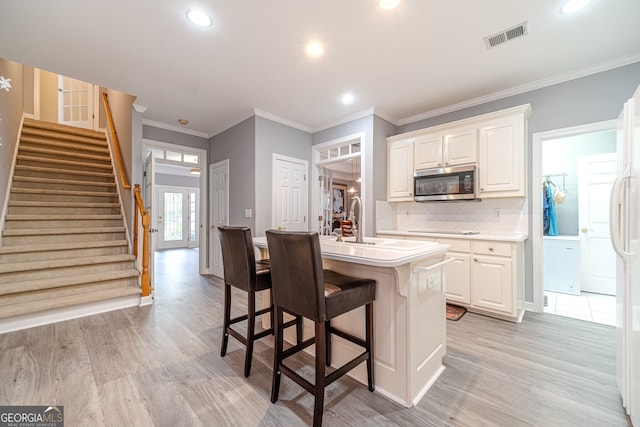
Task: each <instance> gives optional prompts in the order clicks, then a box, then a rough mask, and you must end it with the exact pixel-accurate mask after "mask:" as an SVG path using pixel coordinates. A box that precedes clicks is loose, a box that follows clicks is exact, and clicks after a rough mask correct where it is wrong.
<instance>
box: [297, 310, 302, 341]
mask: <svg viewBox="0 0 640 427" xmlns="http://www.w3.org/2000/svg"><path fill="white" fill-rule="evenodd" d="M301 343H302V316H296V344H297V345H300V344H301Z"/></svg>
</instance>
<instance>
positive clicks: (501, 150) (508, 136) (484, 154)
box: [477, 111, 527, 199]
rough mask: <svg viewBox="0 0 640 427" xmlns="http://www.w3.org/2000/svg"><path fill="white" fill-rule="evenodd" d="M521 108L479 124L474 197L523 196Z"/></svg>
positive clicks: (523, 143) (524, 131)
mask: <svg viewBox="0 0 640 427" xmlns="http://www.w3.org/2000/svg"><path fill="white" fill-rule="evenodd" d="M524 113H525V111H522V112H520V113H517V114H512V115H509V116H506V117H501V118H498V119H494V120H491V121H488V122H486V123H483V124H482V126H481V127H480V129H479V131H478V132H479V142H478V146H479V148H478V151H479V156H478V182H479V185H478V191H477V194H478V197H480V198H481V199H487V198H496V197H524V196H525V195H526V176H527V170H526V164H527V162H526V150H525V141H526V126H525V114H524Z"/></svg>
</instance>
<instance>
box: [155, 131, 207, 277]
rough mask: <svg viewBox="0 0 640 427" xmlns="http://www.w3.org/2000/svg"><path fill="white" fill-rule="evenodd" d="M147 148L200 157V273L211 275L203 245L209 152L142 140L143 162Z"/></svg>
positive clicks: (205, 246)
mask: <svg viewBox="0 0 640 427" xmlns="http://www.w3.org/2000/svg"><path fill="white" fill-rule="evenodd" d="M147 147H157V148H162V149H165V150H166V149H173V150H176V151H181V152H183V153H192V154H197V155H198V160H199V163H198V168H199V169H200V182H199V183H198V188H200V214H199V218H200V224H199V226H200V231H199V240H200V243H201V244H200V250H199V253H200V259H199V273H200V274H207V273H209V271H208V269H207V257H208V253H209V247H208V244H206V245H203V244H202V242H208V240H207V230H208V229H209V224H208V221H209V218H208V217H207V207H208V205H209V195H208V193H207V182H208V181H207V176H208V171H209V168H207V162H208V157H207V150H204V149H201V148H194V147H189V146H187V145H179V144H170V143H167V142H162V141H156V140H153V139H144V138H143V139H142V161H144V156H145V153H146V151H147ZM203 221H207V223H203Z"/></svg>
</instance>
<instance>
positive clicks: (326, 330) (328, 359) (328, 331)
mask: <svg viewBox="0 0 640 427" xmlns="http://www.w3.org/2000/svg"><path fill="white" fill-rule="evenodd" d="M324 333H325V336H326V337H327V355H326V362H327V366H331V320H327V321H325V322H324Z"/></svg>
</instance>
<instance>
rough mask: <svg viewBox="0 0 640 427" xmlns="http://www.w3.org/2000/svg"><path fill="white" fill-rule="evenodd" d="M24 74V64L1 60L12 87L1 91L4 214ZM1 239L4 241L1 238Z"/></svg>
mask: <svg viewBox="0 0 640 427" xmlns="http://www.w3.org/2000/svg"><path fill="white" fill-rule="evenodd" d="M23 73H24V69H23V66H22V64H18V63H15V62H12V61H7V60H6V59H2V58H0V76H3V77H4V78H6V79H11V86H12V89H11V90H9V92H7V91H5V90H2V91H0V139H1V143H2V145H1V146H0V203H2V205H1V206H2V207H1V208H0V209H2V213H4V209H5V199H6V197H7V193H8V192H9V181H10V179H11V165H12V163H13V159H14V155H15V150H16V145H17V143H18V132H19V131H20V123H21V121H22V111H23V108H24V102H23V99H24V96H23V90H24V85H23ZM0 219H1V218H0ZM0 225H1V224H0ZM0 239H2V237H1V236H0Z"/></svg>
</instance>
